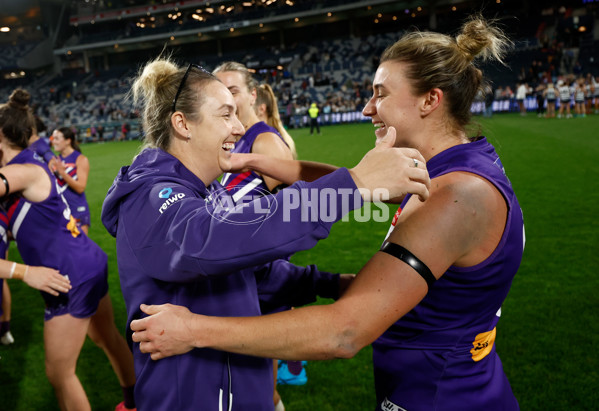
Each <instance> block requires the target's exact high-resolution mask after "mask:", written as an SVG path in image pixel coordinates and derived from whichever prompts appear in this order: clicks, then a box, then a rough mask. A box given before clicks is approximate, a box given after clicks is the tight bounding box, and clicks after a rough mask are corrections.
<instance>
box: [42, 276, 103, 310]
mask: <svg viewBox="0 0 599 411" xmlns="http://www.w3.org/2000/svg"><path fill="white" fill-rule="evenodd" d="M107 292H108V268H105V269H104V272H103V273H102V274H101V275H97V276H95V277H94V278H92V279H90V280H87V281H85V282H84V283H82V284H79V285H78V286H76V287H73V288H71V290H70V291H69V292H68V293H67V294H64V293H60V294H59V295H58V296H57V297H55V296H53V295H50V294H48V293H45V292H42V297H44V300H45V301H46V309H45V310H44V320H45V321H48V320H50V319H52V318H53V317H57V316H59V315H65V314H70V315H72V316H73V317H75V318H89V317H91V316H92V315H94V314H95V313H96V310H97V309H98V305H99V304H100V300H101V299H102V298H103V297H104V296H105V295H106V293H107Z"/></svg>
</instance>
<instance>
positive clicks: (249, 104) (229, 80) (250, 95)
mask: <svg viewBox="0 0 599 411" xmlns="http://www.w3.org/2000/svg"><path fill="white" fill-rule="evenodd" d="M216 77H217V78H218V79H219V80H220V81H222V82H223V84H224V85H225V86H227V88H228V89H229V91H230V92H231V94H233V98H234V99H235V104H237V110H238V114H237V115H238V116H239V120H240V121H241V122H242V123H243V124H244V125H247V124H248V123H249V121H250V118H251V115H252V114H253V113H254V103H255V102H256V90H249V89H248V87H247V85H246V83H245V79H244V76H243V74H242V73H241V72H239V71H220V72H218V73H216Z"/></svg>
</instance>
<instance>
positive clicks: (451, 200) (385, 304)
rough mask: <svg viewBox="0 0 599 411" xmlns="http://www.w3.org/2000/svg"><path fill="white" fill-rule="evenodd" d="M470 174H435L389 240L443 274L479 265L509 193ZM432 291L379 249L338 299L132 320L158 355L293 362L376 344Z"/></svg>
mask: <svg viewBox="0 0 599 411" xmlns="http://www.w3.org/2000/svg"><path fill="white" fill-rule="evenodd" d="M481 180H482V179H479V178H477V177H473V176H472V175H469V174H467V173H451V174H449V175H447V176H443V177H440V178H438V179H437V180H435V183H436V184H435V187H434V188H433V190H432V195H431V198H429V200H428V201H426V202H425V203H420V202H418V201H412V200H410V202H409V203H408V206H406V208H405V209H404V212H402V214H401V216H400V220H399V221H398V224H397V226H396V228H395V230H394V232H393V233H392V235H391V237H390V239H389V240H390V241H392V242H394V243H397V244H400V245H402V246H404V247H405V248H407V249H408V250H410V251H411V252H412V253H414V254H415V255H416V256H417V257H418V258H419V259H420V260H422V261H423V262H424V263H425V264H427V265H428V267H429V268H430V269H431V271H432V272H433V274H434V275H435V277H437V278H439V277H440V276H441V275H442V274H443V273H444V272H445V271H446V270H447V268H448V267H449V266H450V265H453V264H459V265H473V264H476V263H478V262H480V261H482V260H484V258H486V257H488V256H489V255H490V254H491V253H492V252H493V250H494V248H495V247H496V245H497V244H498V242H499V239H500V238H501V233H502V232H503V227H504V225H505V218H506V206H505V202H504V200H503V198H502V197H501V195H500V194H499V192H497V190H495V189H494V188H492V187H491V186H490V183H488V182H484V181H481ZM426 293H427V285H426V282H425V280H424V279H423V278H422V277H420V275H419V274H418V273H416V271H414V270H413V269H412V268H411V267H410V266H408V265H407V264H405V263H404V262H403V261H400V260H398V259H396V258H394V257H392V256H390V255H388V254H385V253H381V252H378V253H376V254H375V255H374V256H373V257H372V258H371V259H370V261H369V262H368V263H367V264H366V265H365V266H364V268H363V269H362V270H361V271H360V272H359V273H358V275H357V277H356V279H355V280H354V281H353V282H352V284H351V285H350V286H349V288H348V290H347V291H346V292H345V294H344V295H343V296H342V297H341V298H340V299H339V300H338V301H337V302H335V303H334V304H331V305H320V306H311V307H304V308H299V309H296V310H292V311H288V312H283V313H278V314H273V315H268V316H262V317H248V318H218V317H205V316H200V315H195V314H191V313H190V312H189V311H188V310H187V309H186V308H184V307H176V306H172V305H164V306H149V307H147V306H143V307H142V310H144V311H145V312H146V313H148V314H152V316H151V317H147V318H144V319H141V320H136V321H133V322H132V323H131V329H132V330H133V331H135V333H134V334H133V340H134V341H137V342H141V344H140V349H141V350H142V352H149V353H151V354H152V358H153V359H160V358H163V357H165V356H169V355H173V354H180V353H183V352H187V351H189V350H190V349H192V348H194V347H212V348H217V349H221V350H225V351H232V352H237V353H242V354H248V355H257V356H265V357H271V358H281V359H289V360H298V359H327V358H347V357H351V356H353V355H355V354H356V353H357V352H358V351H359V350H360V349H361V348H362V347H364V346H366V345H368V344H370V343H371V342H372V341H374V340H375V339H376V338H378V336H380V335H381V334H382V333H383V332H384V331H385V330H386V329H387V328H388V327H389V326H390V325H391V324H393V323H394V322H395V321H397V320H398V319H399V318H401V317H402V316H403V315H405V314H406V313H407V312H409V311H410V310H411V309H412V308H413V307H414V306H416V304H418V303H419V302H420V300H421V299H422V298H424V296H425V295H426Z"/></svg>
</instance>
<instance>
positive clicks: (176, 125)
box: [171, 111, 189, 138]
mask: <svg viewBox="0 0 599 411" xmlns="http://www.w3.org/2000/svg"><path fill="white" fill-rule="evenodd" d="M171 125H172V126H173V130H175V134H176V136H177V137H183V138H187V136H188V135H189V128H188V127H187V119H186V118H185V115H184V114H183V113H181V112H180V111H175V112H174V113H173V114H172V115H171Z"/></svg>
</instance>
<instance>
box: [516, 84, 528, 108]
mask: <svg viewBox="0 0 599 411" xmlns="http://www.w3.org/2000/svg"><path fill="white" fill-rule="evenodd" d="M527 93H528V85H527V84H526V83H525V82H524V81H521V82H520V83H518V88H517V89H516V101H517V102H518V108H519V110H520V115H521V116H525V115H526V104H525V100H526V94H527Z"/></svg>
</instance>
